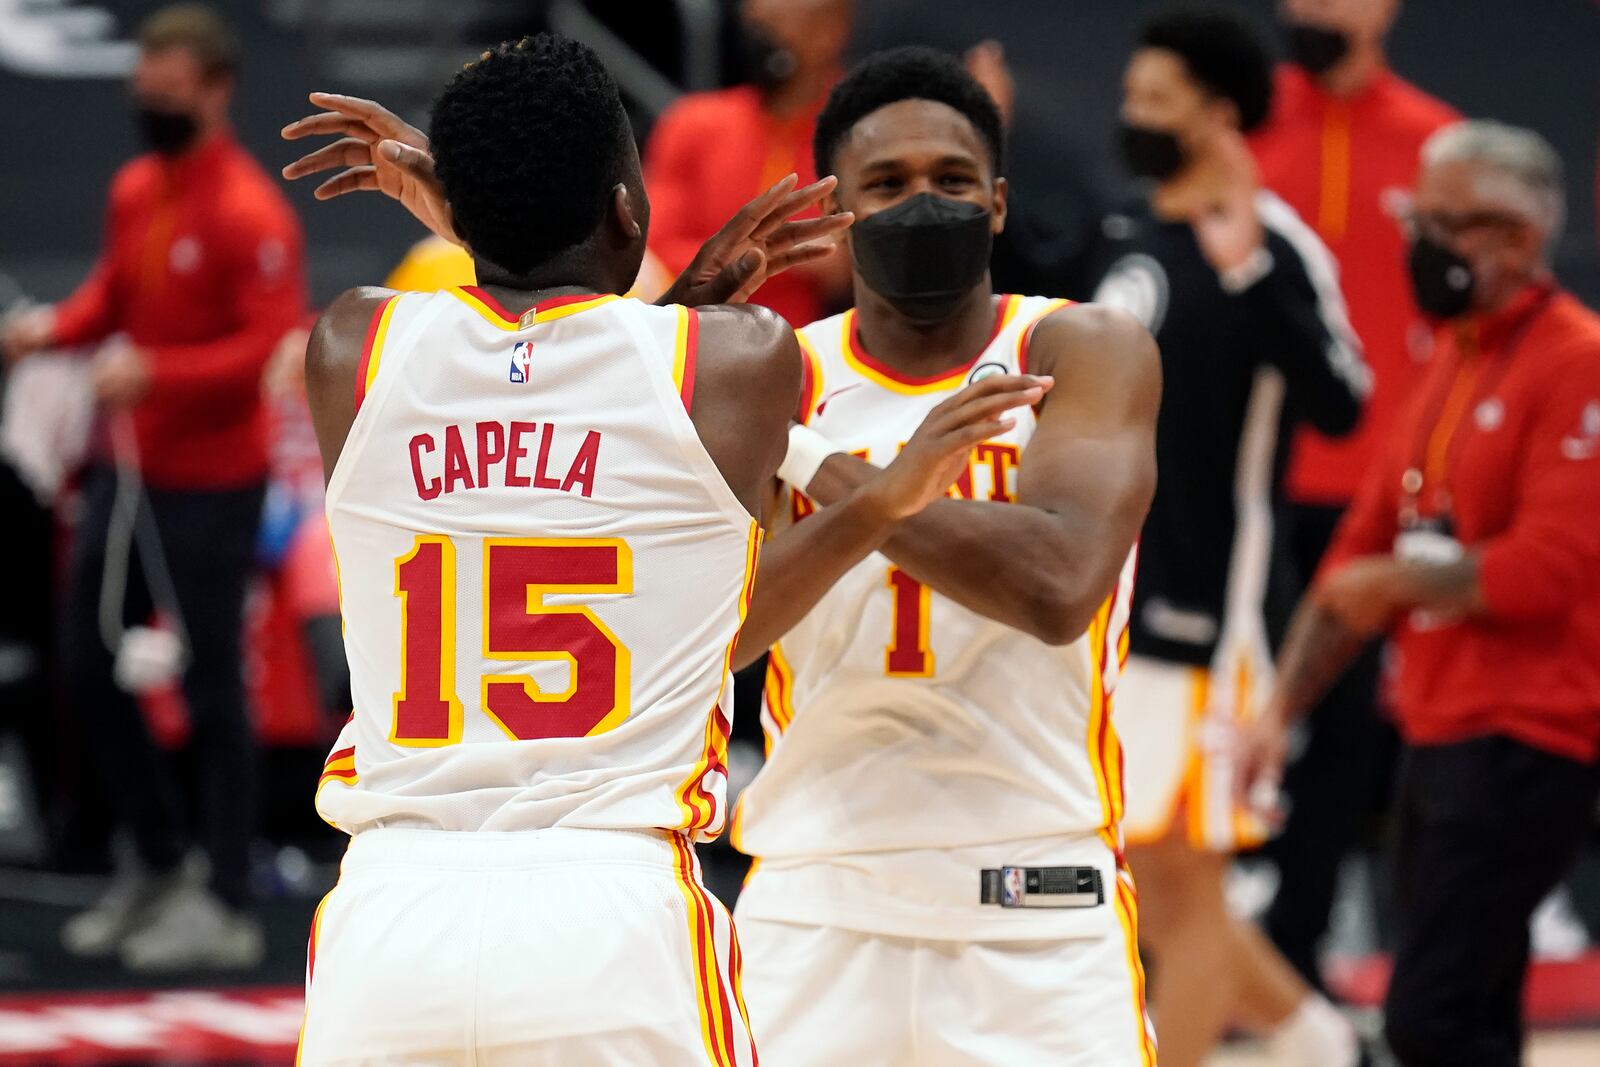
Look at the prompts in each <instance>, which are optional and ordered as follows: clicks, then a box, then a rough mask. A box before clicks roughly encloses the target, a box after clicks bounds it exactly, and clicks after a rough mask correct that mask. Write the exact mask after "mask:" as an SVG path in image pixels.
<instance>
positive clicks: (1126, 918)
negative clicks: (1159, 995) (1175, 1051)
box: [1112, 856, 1156, 1067]
mask: <svg viewBox="0 0 1600 1067" xmlns="http://www.w3.org/2000/svg"><path fill="white" fill-rule="evenodd" d="M1112 903H1113V907H1114V908H1115V910H1116V913H1117V922H1118V925H1120V926H1121V927H1122V938H1123V951H1125V952H1126V953H1127V956H1128V974H1129V975H1130V977H1131V978H1132V980H1133V990H1132V995H1133V1016H1134V1021H1135V1024H1136V1025H1137V1026H1138V1028H1139V1033H1138V1036H1137V1041H1138V1045H1139V1064H1140V1067H1156V1032H1155V1027H1154V1026H1153V1025H1152V1024H1151V1022H1150V1013H1149V1011H1147V1010H1146V1006H1145V988H1144V963H1143V962H1142V961H1141V960H1140V959H1139V892H1138V890H1137V889H1136V888H1135V887H1134V884H1133V874H1132V872H1130V871H1129V870H1128V867H1127V864H1125V863H1124V862H1123V861H1122V859H1121V857H1120V856H1119V857H1118V859H1117V892H1116V897H1115V899H1114V900H1113V902H1112Z"/></svg>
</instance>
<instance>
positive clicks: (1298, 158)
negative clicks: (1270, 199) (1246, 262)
mask: <svg viewBox="0 0 1600 1067" xmlns="http://www.w3.org/2000/svg"><path fill="white" fill-rule="evenodd" d="M1458 118H1460V116H1459V115H1457V114H1456V113H1455V112H1454V111H1453V110H1451V109H1450V108H1449V107H1448V106H1447V105H1445V104H1443V103H1440V102H1439V101H1438V100H1435V99H1433V98H1432V97H1430V96H1428V95H1427V94H1425V93H1423V92H1422V91H1421V90H1419V89H1417V88H1416V87H1414V86H1412V85H1409V84H1408V83H1406V82H1404V81H1402V80H1401V79H1400V78H1398V77H1396V76H1395V75H1394V74H1392V73H1389V72H1387V71H1385V72H1383V73H1381V74H1379V75H1378V76H1377V78H1375V79H1374V80H1373V82H1372V84H1370V85H1368V86H1367V87H1366V89H1365V90H1363V91H1362V92H1361V93H1360V94H1359V95H1358V96H1356V97H1354V98H1352V99H1340V98H1338V97H1333V96H1330V95H1328V94H1327V93H1326V92H1324V91H1323V89H1322V88H1321V87H1320V86H1319V85H1318V84H1317V83H1316V81H1315V80H1314V79H1312V78H1311V76H1310V75H1308V74H1307V73H1306V72H1305V71H1303V70H1301V69H1300V68H1299V67H1296V66H1293V65H1285V66H1282V67H1280V68H1279V69H1278V73H1277V79H1276V84H1275V86H1274V89H1273V105H1272V117H1271V119H1270V120H1269V122H1268V123H1267V125H1266V126H1264V127H1263V128H1262V130H1261V131H1260V132H1259V133H1257V134H1256V135H1255V137H1254V138H1252V141H1251V147H1252V148H1253V149H1254V150H1255V154H1256V159H1257V161H1258V163H1259V165H1260V167H1261V179H1262V182H1263V184H1265V185H1266V186H1267V188H1269V189H1271V190H1273V191H1274V192H1276V193H1277V194H1278V195H1279V196H1281V197H1283V198H1284V199H1285V200H1286V201H1288V202H1289V205H1290V206H1291V207H1293V208H1294V209H1295V210H1296V211H1297V212H1299V213H1300V217H1301V218H1303V219H1305V221H1306V223H1307V224H1308V225H1310V226H1311V227H1313V228H1314V229H1315V230H1316V231H1317V234H1318V236H1320V237H1321V238H1322V240H1323V242H1324V243H1325V244H1326V245H1327V246H1328V250H1329V251H1331V252H1332V253H1333V256H1334V259H1336V260H1337V261H1338V263H1339V282H1340V288H1342V289H1343V290H1344V297H1345V301H1346V303H1347V304H1349V310H1350V323H1351V325H1352V326H1353V327H1354V328H1355V331H1356V335H1357V336H1358V337H1360V338H1361V343H1362V346H1363V348H1364V349H1365V352H1366V360H1367V364H1368V365H1369V366H1370V367H1371V368H1372V371H1373V378H1374V388H1373V391H1372V395H1371V396H1370V397H1369V398H1368V400H1367V408H1366V412H1365V414H1364V415H1363V417H1362V421H1361V424H1360V425H1359V426H1358V427H1357V428H1356V430H1355V432H1354V433H1352V434H1350V435H1349V436H1347V437H1342V438H1339V439H1337V440H1336V439H1334V438H1330V437H1325V436H1323V435H1322V434H1320V433H1317V432H1316V431H1315V430H1313V429H1311V428H1310V427H1305V428H1303V429H1301V430H1300V431H1299V432H1298V433H1297V435H1296V437H1295V442H1294V452H1293V454H1292V456H1291V458H1290V463H1289V471H1288V475H1287V486H1286V488H1287V492H1288V495H1289V498H1290V499H1291V500H1297V501H1302V502H1306V503H1314V504H1336V505H1342V504H1345V503H1347V502H1348V501H1349V500H1350V498H1351V497H1352V496H1354V495H1355V491H1356V486H1357V485H1358V484H1359V482H1360V479H1361V473H1362V472H1363V471H1364V470H1366V468H1367V464H1368V463H1369V462H1371V459H1372V455H1373V452H1374V450H1375V449H1376V448H1377V446H1378V442H1379V441H1380V440H1381V439H1382V438H1383V434H1384V431H1385V429H1386V428H1387V427H1388V425H1389V422H1390V421H1391V420H1392V419H1393V418H1394V414H1395V411H1396V410H1397V409H1398V408H1399V406H1400V403H1401V400H1402V398H1404V397H1405V396H1406V394H1407V392H1408V390H1409V389H1410V387H1411V386H1412V385H1413V384H1414V383H1415V381H1416V379H1417V376H1418V371H1419V367H1420V362H1419V357H1420V358H1425V357H1426V355H1427V353H1426V350H1425V349H1421V350H1419V347H1418V345H1417V344H1416V341H1417V340H1418V338H1425V337H1426V328H1425V327H1424V326H1423V324H1422V322H1421V321H1420V316H1419V314H1418V312H1417V309H1416V306H1415V305H1414V304H1413V303H1412V301H1411V289H1410V283H1409V282H1408V280H1407V278H1406V270H1405V240H1404V237H1403V236H1402V234H1401V232H1400V226H1399V224H1398V222H1397V221H1396V219H1395V218H1394V211H1395V209H1396V207H1397V206H1398V205H1399V204H1400V203H1403V202H1404V200H1405V198H1406V196H1407V195H1408V194H1409V193H1410V191H1411V187H1412V185H1413V183H1414V181H1415V178H1416V173H1417V156H1418V153H1419V151H1420V149H1421V148H1422V143H1423V142H1424V141H1426V140H1427V139H1428V137H1429V135H1430V134H1432V133H1433V132H1434V131H1435V130H1437V129H1438V128H1439V127H1441V126H1445V125H1448V124H1449V123H1451V122H1454V121H1455V120H1456V119H1458Z"/></svg>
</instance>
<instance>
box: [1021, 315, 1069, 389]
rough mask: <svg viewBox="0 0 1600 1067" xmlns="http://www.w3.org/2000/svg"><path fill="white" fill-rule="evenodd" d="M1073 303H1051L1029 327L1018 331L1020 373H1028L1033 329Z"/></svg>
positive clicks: (1032, 320)
mask: <svg viewBox="0 0 1600 1067" xmlns="http://www.w3.org/2000/svg"><path fill="white" fill-rule="evenodd" d="M1071 303H1073V301H1071V300H1060V299H1057V300H1052V301H1050V302H1049V303H1048V304H1046V305H1045V306H1044V307H1043V308H1041V309H1040V310H1039V312H1038V313H1037V314H1036V315H1034V316H1033V318H1032V319H1031V320H1030V321H1029V322H1028V325H1026V326H1024V327H1023V328H1022V329H1020V330H1018V331H1017V360H1016V368H1017V371H1018V372H1019V373H1021V374H1026V373H1028V344H1029V343H1030V342H1031V341H1032V340H1033V328H1034V327H1035V326H1037V325H1039V323H1040V322H1041V321H1042V320H1043V319H1044V317H1045V316H1046V315H1049V314H1051V313H1052V312H1056V311H1060V310H1061V309H1062V308H1064V307H1066V306H1067V305H1068V304H1071Z"/></svg>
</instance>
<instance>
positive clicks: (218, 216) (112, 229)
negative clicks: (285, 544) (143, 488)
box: [56, 134, 306, 489]
mask: <svg viewBox="0 0 1600 1067" xmlns="http://www.w3.org/2000/svg"><path fill="white" fill-rule="evenodd" d="M305 301H306V296H305V276H304V247H303V240H302V237H301V233H300V224H299V221H298V220H297V219H296V218H295V214H294V211H293V209H292V208H290V206H289V203H288V201H287V200H286V199H285V198H284V196H283V194H282V192H281V191H280V190H279V188H278V185H277V183H276V182H274V181H273V179H271V178H269V177H268V176H267V174H266V172H265V171H263V170H262V169H261V168H260V167H259V166H258V165H257V164H256V162H255V160H253V159H251V158H250V157H249V156H248V155H246V154H245V152H244V150H243V149H242V148H240V147H239V145H238V144H237V143H235V142H234V140H233V139H232V138H231V137H229V136H227V135H225V134H222V135H217V136H213V137H211V138H210V139H209V140H207V141H206V142H204V143H203V144H201V145H199V146H198V147H196V148H195V150H194V151H192V152H191V153H189V154H188V155H186V156H184V157H182V158H181V159H178V160H167V159H163V158H161V157H160V156H156V155H143V156H139V157H138V158H136V159H133V160H131V161H130V162H128V163H127V164H126V165H125V166H123V167H122V169H121V170H119V171H118V172H117V175H116V177H115V178H114V179H113V180H112V183H111V197H110V205H109V208H108V210H107V213H106V232H105V241H104V248H103V250H102V252H101V255H100V259H99V261H98V262H97V263H96V264H95V266H94V269H93V270H92V271H91V272H90V274H89V277H88V278H87V279H86V280H85V281H84V283H83V284H82V285H81V286H80V287H79V288H78V291H77V292H75V293H73V294H72V295H71V296H70V297H68V298H67V299H66V300H64V301H62V302H61V303H60V304H58V305H57V306H56V341H57V343H59V344H61V345H68V346H70V345H81V344H89V343H92V342H95V341H99V340H101V339H103V338H105V337H107V336H109V335H111V334H114V333H118V332H124V333H126V334H127V335H128V336H129V338H130V339H131V340H132V342H133V343H134V344H135V345H137V346H138V347H139V348H141V349H142V350H143V351H144V352H145V354H146V355H147V356H148V358H149V360H150V371H151V382H150V391H149V393H148V394H147V395H146V396H145V397H144V399H143V400H141V401H140V402H139V403H138V404H137V405H135V406H134V409H133V420H134V426H135V429H136V431H137V438H138V443H139V453H140V462H141V466H142V468H143V471H144V477H145V480H146V482H147V483H148V484H150V485H151V486H153V487H156V488H163V489H221V488H234V487H238V486H243V485H248V484H249V483H251V482H254V481H259V480H260V479H262V478H263V477H265V475H266V472H267V443H266V442H267V416H266V409H265V408H264V407H263V405H262V400H261V372H262V370H263V368H264V367H265V366H266V363H267V360H268V358H269V357H270V356H271V354H272V350H273V346H274V345H276V344H277V342H278V340H279V339H280V338H281V337H282V336H283V334H284V332H285V331H287V330H288V329H289V328H290V327H292V326H294V325H296V323H297V322H298V321H299V320H300V317H301V315H302V314H303V313H304V311H305Z"/></svg>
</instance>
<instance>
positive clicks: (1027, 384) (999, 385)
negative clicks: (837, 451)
mask: <svg viewBox="0 0 1600 1067" xmlns="http://www.w3.org/2000/svg"><path fill="white" fill-rule="evenodd" d="M1054 384H1055V379H1054V378H1049V377H1043V376H1039V375H1033V374H996V375H992V376H990V377H988V378H984V379H982V380H981V381H977V382H974V383H973V384H971V385H969V386H967V387H966V388H965V389H963V390H961V392H959V393H957V394H956V395H955V396H953V397H951V398H950V399H949V400H946V401H945V402H944V403H942V404H940V405H939V406H938V407H936V408H934V409H933V410H932V411H930V412H928V415H927V417H926V418H924V419H923V420H922V425H920V426H918V427H917V432H916V433H914V434H912V435H911V440H909V441H907V442H906V446H905V447H904V448H902V449H901V450H900V454H899V455H898V456H896V457H895V460H894V462H893V463H891V464H889V465H888V466H887V467H885V468H884V469H883V473H882V474H880V475H878V476H877V478H876V479H875V480H874V481H873V483H872V487H871V492H872V493H873V494H874V496H875V497H876V498H877V501H878V503H879V505H880V506H882V507H883V508H884V509H885V510H886V511H887V513H888V514H890V515H891V516H892V517H894V518H896V519H901V518H905V517H907V516H910V515H915V514H916V513H917V512H919V511H921V510H922V509H923V508H925V507H927V506H928V505H929V504H931V503H933V502H934V501H935V500H938V499H939V498H940V497H942V496H944V495H945V493H946V492H947V491H948V490H949V488H950V486H951V484H952V483H953V482H955V480H956V478H958V477H960V475H961V472H962V471H964V470H966V469H967V463H968V461H969V459H970V458H971V455H972V449H973V446H975V445H977V444H980V443H981V442H983V441H986V440H988V439H989V438H991V437H994V436H995V435H996V434H1002V433H1005V432H1006V431H1007V430H1009V429H1011V427H1013V426H1015V425H1016V419H1015V418H1013V417H1012V416H1010V415H1008V414H1006V413H1007V412H1009V411H1012V410H1014V409H1016V408H1026V407H1032V406H1033V405H1035V404H1037V403H1038V402H1039V401H1040V399H1042V398H1043V397H1044V394H1045V393H1047V392H1049V391H1050V387H1051V386H1052V385H1054Z"/></svg>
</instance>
